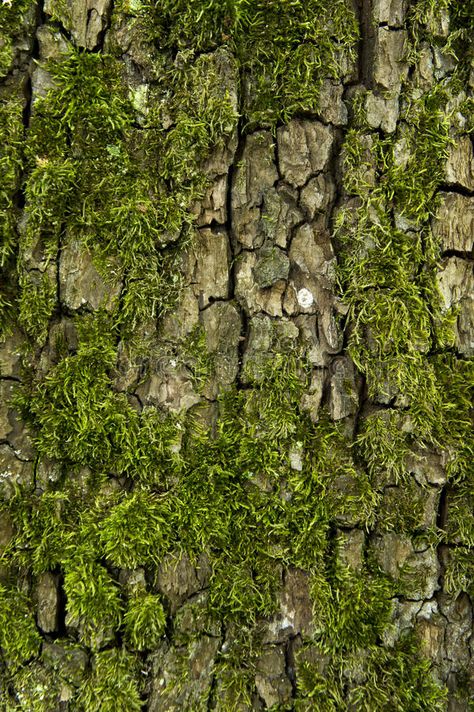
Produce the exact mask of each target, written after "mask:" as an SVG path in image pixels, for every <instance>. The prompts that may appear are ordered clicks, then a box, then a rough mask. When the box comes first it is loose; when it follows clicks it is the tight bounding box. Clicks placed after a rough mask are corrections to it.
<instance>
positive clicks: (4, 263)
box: [0, 5, 24, 336]
mask: <svg viewBox="0 0 474 712" xmlns="http://www.w3.org/2000/svg"><path fill="white" fill-rule="evenodd" d="M3 8H5V5H2V8H0V12H3V11H4V10H3ZM0 26H1V20H0ZM1 64H2V58H1V57H0V66H1ZM22 110H23V107H22V102H21V100H20V99H19V98H16V97H15V96H13V97H12V98H10V99H5V100H3V101H1V102H0V170H1V172H2V183H1V187H0V215H1V228H0V281H1V287H0V336H1V335H3V334H5V333H6V332H7V331H8V328H9V326H10V324H11V323H12V321H13V317H14V299H15V285H14V280H13V279H12V272H14V270H13V259H14V256H15V253H16V249H17V243H18V235H17V228H16V220H17V218H18V210H17V206H16V195H17V192H18V190H19V187H20V177H21V170H22V166H23V150H22V144H23V140H24V137H23V133H24V130H23V116H22Z"/></svg>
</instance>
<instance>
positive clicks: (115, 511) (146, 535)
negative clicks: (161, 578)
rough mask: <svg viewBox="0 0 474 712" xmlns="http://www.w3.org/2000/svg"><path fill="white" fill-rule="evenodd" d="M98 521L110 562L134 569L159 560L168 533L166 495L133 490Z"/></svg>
mask: <svg viewBox="0 0 474 712" xmlns="http://www.w3.org/2000/svg"><path fill="white" fill-rule="evenodd" d="M104 514H105V516H104V518H103V519H102V518H101V519H99V517H98V516H97V517H95V519H96V521H97V522H99V521H100V530H99V532H98V535H99V541H100V546H101V550H102V552H103V553H104V555H105V556H106V558H107V560H108V562H110V564H111V565H112V566H117V567H119V568H126V569H134V568H137V566H143V565H145V564H150V563H153V562H155V563H156V562H158V561H159V560H160V559H161V557H162V556H163V553H164V552H165V551H166V550H167V548H168V545H169V544H168V542H169V539H170V537H171V522H170V506H169V503H168V501H167V499H166V498H163V497H162V498H160V497H158V496H156V495H153V494H151V493H147V492H144V491H140V490H136V491H135V492H133V493H131V494H128V495H127V494H126V495H123V496H122V497H120V498H118V501H117V503H116V504H115V505H114V506H112V507H111V508H110V509H109V511H108V512H107V513H104Z"/></svg>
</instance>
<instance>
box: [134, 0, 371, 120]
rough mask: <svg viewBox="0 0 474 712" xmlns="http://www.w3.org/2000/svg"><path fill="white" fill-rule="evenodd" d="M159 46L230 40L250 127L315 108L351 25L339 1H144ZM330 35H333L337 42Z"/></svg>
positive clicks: (344, 55) (339, 64)
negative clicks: (237, 61)
mask: <svg viewBox="0 0 474 712" xmlns="http://www.w3.org/2000/svg"><path fill="white" fill-rule="evenodd" d="M144 11H145V12H146V13H147V14H148V16H149V18H150V25H149V27H150V29H149V31H150V33H151V36H152V37H153V38H154V39H155V41H157V42H158V44H159V46H160V47H163V48H168V47H169V48H172V49H173V50H175V51H176V50H181V51H183V50H184V51H185V50H190V49H192V50H194V51H197V52H202V51H208V50H211V49H215V48H216V47H218V46H220V45H222V44H229V45H230V46H231V48H232V49H233V50H234V52H235V54H236V56H237V58H238V60H239V64H240V66H241V68H242V78H243V88H244V109H245V114H246V117H247V120H248V122H249V123H250V124H253V125H254V124H260V125H261V124H264V125H265V124H266V125H268V124H275V123H276V122H277V121H279V120H287V119H288V118H289V117H290V116H292V115H293V114H294V113H297V112H312V113H314V112H316V111H317V110H318V98H319V91H320V88H321V84H322V81H323V79H324V78H325V77H328V78H329V77H331V78H338V77H340V76H341V75H342V74H343V72H344V69H343V66H344V63H345V62H347V60H348V59H349V60H351V59H354V56H355V54H354V53H355V47H356V43H357V40H358V27H357V22H356V19H355V15H354V12H353V9H352V7H351V6H350V5H349V3H347V2H345V0H338V1H337V2H333V3H331V4H329V5H328V3H325V2H322V1H321V0H311V1H310V2H300V0H297V1H296V2H293V1H292V2H286V1H284V2H282V1H281V0H272V1H271V2H261V0H252V2H247V1H243V0H239V1H238V2H225V3H216V2H210V3H204V2H202V0H193V2H182V1H181V2H169V0H159V1H158V2H156V3H153V4H147V5H145V6H144ZM336 38H337V39H336Z"/></svg>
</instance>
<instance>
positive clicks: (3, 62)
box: [0, 0, 33, 78]
mask: <svg viewBox="0 0 474 712" xmlns="http://www.w3.org/2000/svg"><path fill="white" fill-rule="evenodd" d="M32 7H33V2H32V0H12V1H11V2H8V3H2V5H1V6H0V34H1V35H2V46H1V48H0V78H3V77H6V76H7V75H8V73H9V72H10V71H11V69H12V68H13V59H14V43H15V41H18V39H19V38H21V37H22V36H23V34H24V32H25V29H28V24H26V28H25V18H26V17H27V16H28V14H29V11H31V9H32Z"/></svg>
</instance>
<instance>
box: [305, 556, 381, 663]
mask: <svg viewBox="0 0 474 712" xmlns="http://www.w3.org/2000/svg"><path fill="white" fill-rule="evenodd" d="M329 566H330V565H329ZM390 595H391V584H390V582H389V581H388V580H387V579H385V578H383V577H382V576H381V575H376V574H373V573H371V572H369V571H353V570H351V569H349V568H348V567H346V566H344V565H343V564H341V563H339V562H336V563H335V564H334V565H333V566H332V567H331V566H330V568H329V570H328V572H327V574H326V576H324V575H323V574H322V572H321V573H315V574H314V575H313V580H312V583H311V597H312V599H313V616H314V621H315V624H316V627H317V629H318V630H320V631H321V633H319V634H318V636H317V637H318V638H319V639H320V645H321V648H322V649H323V650H325V651H327V652H329V651H331V652H333V653H335V654H342V653H343V651H352V650H355V649H358V648H365V647H368V646H371V645H375V643H376V642H377V640H378V639H379V637H380V635H381V633H382V632H383V631H384V629H385V628H386V627H387V625H388V623H389V621H390V617H391V609H392V606H391V601H390Z"/></svg>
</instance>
